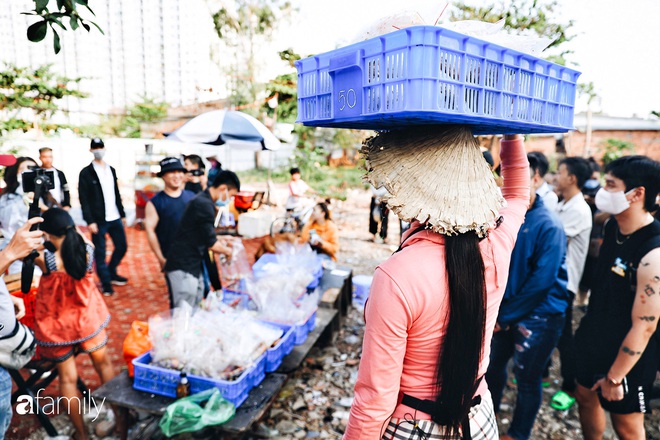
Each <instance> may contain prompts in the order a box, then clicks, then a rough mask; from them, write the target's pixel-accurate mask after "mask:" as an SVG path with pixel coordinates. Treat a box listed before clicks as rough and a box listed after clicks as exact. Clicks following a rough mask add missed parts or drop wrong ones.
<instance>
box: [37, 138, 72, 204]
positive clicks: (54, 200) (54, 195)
mask: <svg viewBox="0 0 660 440" xmlns="http://www.w3.org/2000/svg"><path fill="white" fill-rule="evenodd" d="M39 161H40V162H41V168H43V169H44V170H45V171H52V172H53V186H54V188H53V189H51V190H50V191H49V192H46V193H45V194H44V196H43V197H42V200H43V201H44V203H45V204H46V206H48V207H49V208H52V207H53V206H57V207H61V208H62V209H65V210H67V211H68V210H69V209H71V196H70V195H69V184H68V183H67V182H66V176H65V175H64V173H63V172H62V171H60V170H58V169H56V168H54V167H53V149H52V148H50V147H44V148H40V149H39Z"/></svg>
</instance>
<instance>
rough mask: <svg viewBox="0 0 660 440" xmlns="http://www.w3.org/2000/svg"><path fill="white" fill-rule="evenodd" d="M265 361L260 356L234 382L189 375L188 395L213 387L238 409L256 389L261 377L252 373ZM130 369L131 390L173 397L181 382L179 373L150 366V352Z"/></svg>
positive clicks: (140, 357) (142, 356)
mask: <svg viewBox="0 0 660 440" xmlns="http://www.w3.org/2000/svg"><path fill="white" fill-rule="evenodd" d="M264 359H265V356H263V355H262V356H261V357H260V358H259V359H258V360H257V361H256V362H255V365H254V366H252V367H250V368H248V369H246V370H245V371H244V372H243V374H241V375H240V376H239V377H238V378H237V379H236V380H233V381H226V380H220V379H211V378H208V377H201V376H196V375H194V374H189V375H188V380H189V381H190V393H191V394H195V393H199V392H200V391H204V390H207V389H209V388H213V387H215V388H217V389H218V390H219V391H220V393H221V394H222V397H224V398H225V399H227V400H228V401H230V402H231V403H233V404H234V405H235V406H236V407H237V408H238V407H239V406H241V404H242V403H243V402H244V401H245V399H247V396H248V393H249V392H250V390H251V389H252V388H253V387H254V386H255V383H254V380H255V379H256V378H258V377H259V376H260V373H258V372H257V373H255V372H254V370H255V368H259V365H260V364H261V365H262V366H265V363H264ZM133 367H134V369H135V377H134V380H133V388H135V389H136V390H139V391H145V392H147V393H153V394H158V395H161V396H167V397H176V386H177V385H178V384H179V378H180V376H179V375H180V372H179V371H177V370H170V369H167V368H162V367H159V366H157V365H152V364H151V352H150V351H149V352H147V353H145V354H143V355H141V356H138V357H137V358H135V359H133ZM262 370H263V367H262ZM264 376H265V374H264ZM261 380H263V377H261ZM261 380H260V381H259V382H261ZM257 384H258V383H257Z"/></svg>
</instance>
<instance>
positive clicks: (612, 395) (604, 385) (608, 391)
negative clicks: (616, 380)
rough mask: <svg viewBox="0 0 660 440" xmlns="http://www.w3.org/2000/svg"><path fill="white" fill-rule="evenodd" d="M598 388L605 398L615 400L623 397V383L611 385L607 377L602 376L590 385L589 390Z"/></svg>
mask: <svg viewBox="0 0 660 440" xmlns="http://www.w3.org/2000/svg"><path fill="white" fill-rule="evenodd" d="M598 388H600V393H601V395H602V396H603V398H604V399H605V400H609V401H611V402H615V401H618V400H622V399H623V396H624V393H623V385H621V384H619V385H612V384H611V383H610V382H609V381H608V380H607V378H605V377H603V378H602V379H599V380H598V382H596V383H595V384H594V386H593V387H591V391H598Z"/></svg>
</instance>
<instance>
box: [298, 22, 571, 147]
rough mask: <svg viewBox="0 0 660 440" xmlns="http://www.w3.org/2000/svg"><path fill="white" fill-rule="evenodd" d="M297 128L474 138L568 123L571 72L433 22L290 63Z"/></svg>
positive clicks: (557, 128) (563, 127)
mask: <svg viewBox="0 0 660 440" xmlns="http://www.w3.org/2000/svg"><path fill="white" fill-rule="evenodd" d="M296 67H297V69H298V120H297V121H296V122H302V123H303V124H304V125H310V126H317V127H339V128H357V129H375V130H381V129H392V128H400V127H401V126H403V125H413V124H443V123H447V124H468V125H474V127H473V131H474V133H475V134H510V133H560V132H566V131H568V130H572V129H573V113H574V106H575V94H576V83H577V79H578V77H579V76H580V72H577V71H575V70H573V69H569V68H567V67H564V66H560V65H558V64H554V63H551V62H549V61H545V60H542V59H540V58H537V57H534V56H532V55H527V54H524V53H522V52H518V51H515V50H512V49H507V48H505V47H502V46H498V45H496V44H493V43H489V42H486V41H483V40H480V39H478V38H474V37H468V36H467V35H463V34H460V33H457V32H454V31H450V30H448V29H444V28H441V27H437V26H414V27H409V28H405V29H401V30H399V31H395V32H392V33H390V34H386V35H382V36H380V37H376V38H371V39H369V40H366V41H362V42H360V43H357V44H353V45H350V46H346V47H343V48H340V49H336V50H333V51H331V52H326V53H323V54H320V55H316V56H313V57H310V58H305V59H303V60H300V61H297V62H296Z"/></svg>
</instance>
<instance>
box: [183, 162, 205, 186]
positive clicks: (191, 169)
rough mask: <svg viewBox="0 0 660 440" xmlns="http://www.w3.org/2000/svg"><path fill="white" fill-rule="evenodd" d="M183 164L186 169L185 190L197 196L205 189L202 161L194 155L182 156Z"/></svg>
mask: <svg viewBox="0 0 660 440" xmlns="http://www.w3.org/2000/svg"><path fill="white" fill-rule="evenodd" d="M183 164H184V166H185V167H186V188H185V189H186V190H188V191H192V192H193V193H195V194H199V193H201V192H202V191H204V190H205V189H206V186H207V184H208V180H207V178H206V175H205V174H204V171H205V170H206V167H205V166H204V161H203V160H202V158H201V157H199V156H198V155H196V154H189V155H188V156H183Z"/></svg>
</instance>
